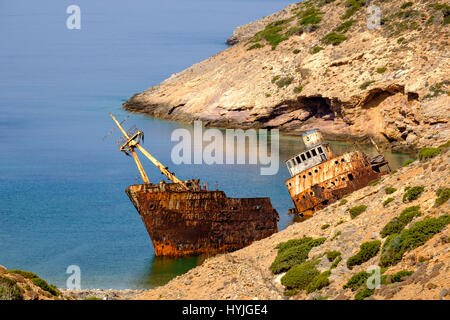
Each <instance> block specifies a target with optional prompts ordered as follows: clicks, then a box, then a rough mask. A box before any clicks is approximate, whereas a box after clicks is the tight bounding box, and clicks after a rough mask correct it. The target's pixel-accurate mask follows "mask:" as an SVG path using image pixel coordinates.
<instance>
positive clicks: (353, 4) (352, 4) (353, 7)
mask: <svg viewBox="0 0 450 320" xmlns="http://www.w3.org/2000/svg"><path fill="white" fill-rule="evenodd" d="M363 2H364V0H347V1H346V2H345V6H346V7H347V10H346V11H345V13H344V14H343V15H342V16H341V19H342V20H345V19H348V18H350V17H351V16H353V15H354V14H355V13H356V12H358V11H359V9H361V6H362V4H363Z"/></svg>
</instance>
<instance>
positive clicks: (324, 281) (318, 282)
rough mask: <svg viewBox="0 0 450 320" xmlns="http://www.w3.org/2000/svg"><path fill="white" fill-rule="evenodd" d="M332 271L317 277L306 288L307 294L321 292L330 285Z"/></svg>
mask: <svg viewBox="0 0 450 320" xmlns="http://www.w3.org/2000/svg"><path fill="white" fill-rule="evenodd" d="M330 274H331V272H330V271H325V272H322V273H321V274H319V275H317V276H315V277H314V278H313V280H312V281H311V282H310V283H309V284H308V286H307V287H306V293H311V292H314V291H316V290H320V289H322V288H325V287H326V286H328V285H329V284H330V280H329V279H328V277H329V276H330Z"/></svg>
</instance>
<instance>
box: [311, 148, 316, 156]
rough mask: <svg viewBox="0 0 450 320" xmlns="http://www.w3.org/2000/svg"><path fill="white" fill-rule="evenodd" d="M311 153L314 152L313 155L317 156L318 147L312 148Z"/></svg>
mask: <svg viewBox="0 0 450 320" xmlns="http://www.w3.org/2000/svg"><path fill="white" fill-rule="evenodd" d="M311 153H312V155H313V156H314V157H315V156H317V152H316V149H312V150H311Z"/></svg>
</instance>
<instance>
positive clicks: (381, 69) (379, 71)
mask: <svg viewBox="0 0 450 320" xmlns="http://www.w3.org/2000/svg"><path fill="white" fill-rule="evenodd" d="M386 70H387V68H386V67H382V68H378V69H377V70H376V71H377V73H380V74H381V73H385V72H386Z"/></svg>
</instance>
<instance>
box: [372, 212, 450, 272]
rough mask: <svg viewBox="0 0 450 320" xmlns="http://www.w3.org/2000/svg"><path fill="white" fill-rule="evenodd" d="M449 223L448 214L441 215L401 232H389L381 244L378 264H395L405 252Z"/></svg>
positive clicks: (384, 265)
mask: <svg viewBox="0 0 450 320" xmlns="http://www.w3.org/2000/svg"><path fill="white" fill-rule="evenodd" d="M449 223H450V216H449V215H443V216H440V217H439V218H428V219H425V220H422V221H418V222H416V223H415V224H414V225H413V226H412V227H411V228H409V229H405V230H403V231H402V232H401V234H391V235H390V236H389V237H388V238H387V239H386V241H385V243H384V245H383V250H382V252H381V257H380V265H381V266H383V267H388V266H391V265H395V264H397V263H398V262H399V261H400V260H401V259H402V257H403V254H404V253H405V252H407V251H409V250H413V249H415V248H417V247H420V246H422V245H423V244H424V243H425V242H427V241H428V240H429V239H431V238H432V237H433V236H434V235H435V234H437V233H439V232H441V231H442V229H444V228H445V226H446V225H447V224H449Z"/></svg>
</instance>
